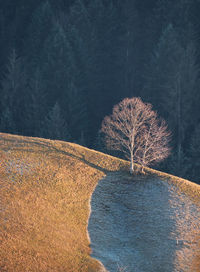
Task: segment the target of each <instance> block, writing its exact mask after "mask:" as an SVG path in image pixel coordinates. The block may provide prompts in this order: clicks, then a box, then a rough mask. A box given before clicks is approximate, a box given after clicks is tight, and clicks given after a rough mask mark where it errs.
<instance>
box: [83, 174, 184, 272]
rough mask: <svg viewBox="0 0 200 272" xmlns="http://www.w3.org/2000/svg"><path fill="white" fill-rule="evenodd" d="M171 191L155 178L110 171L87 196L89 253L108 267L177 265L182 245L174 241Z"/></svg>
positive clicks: (150, 270)
mask: <svg viewBox="0 0 200 272" xmlns="http://www.w3.org/2000/svg"><path fill="white" fill-rule="evenodd" d="M174 194H175V193H174V191H173V190H171V188H170V187H169V185H168V184H167V183H164V182H162V181H159V180H158V179H157V180H153V179H144V178H143V179H141V180H139V179H138V178H137V180H135V181H134V180H133V179H132V180H130V179H126V178H123V175H121V174H120V173H112V174H111V173H109V174H108V175H107V176H106V177H105V178H104V179H102V180H101V181H100V182H99V183H98V185H97V187H96V189H95V191H94V192H93V195H92V198H91V214H90V218H89V224H88V232H89V236H90V240H91V248H92V257H94V258H96V259H98V260H100V261H101V262H102V263H103V265H104V266H105V268H106V269H108V271H110V272H114V271H117V268H118V267H126V268H127V270H126V271H127V272H128V271H129V272H131V271H134V272H141V271H143V272H155V271H156V272H163V271H165V272H171V271H178V270H176V269H175V266H176V262H178V260H177V256H176V255H177V252H178V251H180V250H182V249H183V248H184V247H185V245H184V244H183V243H181V242H180V241H179V237H180V233H179V232H178V227H177V218H176V217H177V211H176V208H175V207H176V202H177V199H176V197H175V196H174ZM180 213H181V212H180ZM181 216H182V217H183V218H185V214H184V213H183V215H181V214H180V217H181ZM179 271H181V270H179ZM183 271H185V270H183ZM188 271H189V270H188Z"/></svg>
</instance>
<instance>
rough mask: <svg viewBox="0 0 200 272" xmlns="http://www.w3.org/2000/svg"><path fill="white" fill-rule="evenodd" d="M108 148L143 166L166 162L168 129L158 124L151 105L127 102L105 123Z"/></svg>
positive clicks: (133, 99) (162, 123)
mask: <svg viewBox="0 0 200 272" xmlns="http://www.w3.org/2000/svg"><path fill="white" fill-rule="evenodd" d="M101 131H102V132H103V133H104V134H105V140H106V145H107V148H109V149H113V150H120V151H122V152H123V153H124V154H125V155H126V157H128V158H129V159H130V162H131V165H130V171H131V172H133V171H134V163H139V164H141V165H142V169H143V167H144V166H147V165H151V164H153V163H155V162H159V161H161V160H163V159H165V158H166V157H167V156H168V155H169V147H168V142H169V137H170V133H169V132H168V131H167V125H166V124H165V122H164V121H163V120H159V119H158V117H157V113H156V112H155V111H153V110H152V105H151V104H148V103H143V102H142V100H141V99H140V98H135V97H133V98H125V99H124V100H122V101H121V102H120V103H119V104H117V105H115V106H114V108H113V112H112V114H111V115H110V116H106V117H105V118H104V120H103V122H102V128H101Z"/></svg>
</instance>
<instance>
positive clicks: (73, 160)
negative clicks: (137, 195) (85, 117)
mask: <svg viewBox="0 0 200 272" xmlns="http://www.w3.org/2000/svg"><path fill="white" fill-rule="evenodd" d="M136 167H137V168H138V169H139V166H136ZM128 168H129V163H128V162H127V161H124V160H121V159H118V158H115V157H112V156H108V155H105V154H103V153H100V152H97V151H94V150H90V149H87V148H85V147H82V146H79V145H76V144H73V143H67V142H62V141H52V140H45V139H40V138H31V137H22V136H14V135H8V134H2V133H1V134H0V189H1V190H0V271H8V272H11V271H13V272H21V271H27V272H28V271H54V272H55V271H67V272H78V271H79V272H86V271H88V272H93V271H101V264H100V262H98V261H97V260H95V259H93V258H92V257H91V256H90V254H91V248H90V238H89V236H88V230H87V229H88V220H89V215H90V199H91V196H92V193H93V192H94V190H95V188H96V186H97V185H98V181H99V180H101V179H102V178H103V177H105V176H106V175H108V174H109V173H113V172H115V171H117V173H120V174H121V175H124V176H126V177H129V179H131V178H134V177H131V176H130V175H129V173H128ZM145 172H146V176H148V177H149V176H152V177H159V178H161V179H163V180H164V181H166V182H168V183H169V184H170V183H173V184H174V185H176V186H177V188H178V191H177V193H178V192H180V193H183V192H184V193H185V194H186V195H187V196H188V197H189V198H190V199H191V200H192V201H193V202H194V203H195V204H197V205H199V199H200V186H198V185H196V184H194V183H192V182H190V181H186V180H183V179H180V178H177V177H174V176H171V175H168V174H165V173H162V172H158V171H156V170H152V169H150V168H146V169H145Z"/></svg>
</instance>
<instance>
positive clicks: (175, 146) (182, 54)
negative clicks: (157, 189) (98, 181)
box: [0, 0, 200, 184]
mask: <svg viewBox="0 0 200 272" xmlns="http://www.w3.org/2000/svg"><path fill="white" fill-rule="evenodd" d="M199 15H200V1H199V0H176V1H174V0H143V1H141V0H124V1H121V0H49V1H47V0H28V1H27V0H18V1H13V0H6V1H3V0H0V97H1V99H0V131H1V132H6V133H12V134H19V135H24V136H34V137H44V138H49V139H59V140H64V141H71V142H76V143H79V144H81V145H84V146H87V147H90V148H93V149H96V150H100V151H103V152H108V151H107V150H106V149H105V147H104V144H103V136H102V135H101V133H100V132H99V131H100V128H101V123H102V120H103V118H104V117H105V116H106V115H109V114H110V113H111V112H112V108H113V106H114V105H115V104H116V103H119V102H120V101H121V100H122V99H124V98H125V97H141V99H142V100H143V101H145V102H149V103H151V104H152V105H153V109H154V110H155V111H157V113H158V115H159V116H160V117H162V118H164V119H165V120H166V122H167V124H168V126H169V129H170V131H171V133H172V136H171V147H172V152H171V156H170V157H169V158H168V159H167V160H166V161H165V162H164V163H162V164H160V165H158V166H157V168H158V169H161V170H163V171H166V172H168V173H172V174H174V175H177V176H181V177H184V178H187V179H190V180H192V181H195V182H197V183H199V184H200V136H199V134H200V110H199V104H200V89H199V88H200V87H199V86H200V84H199V83H200V82H199V81H200V73H199V68H200V20H199ZM112 154H113V155H119V156H120V154H116V153H112Z"/></svg>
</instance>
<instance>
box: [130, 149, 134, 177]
mask: <svg viewBox="0 0 200 272" xmlns="http://www.w3.org/2000/svg"><path fill="white" fill-rule="evenodd" d="M133 172H134V163H133V154H132V153H131V162H130V173H131V174H133Z"/></svg>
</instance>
